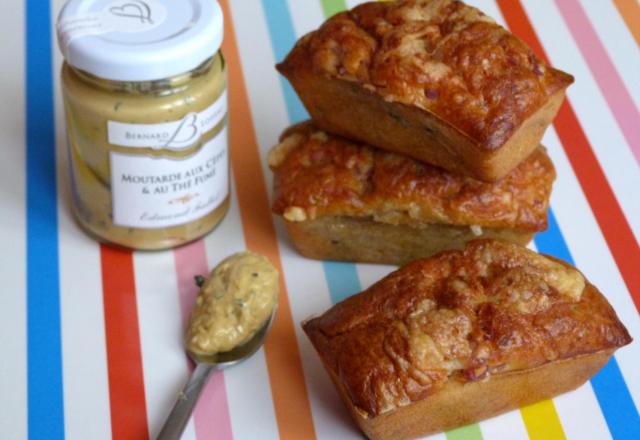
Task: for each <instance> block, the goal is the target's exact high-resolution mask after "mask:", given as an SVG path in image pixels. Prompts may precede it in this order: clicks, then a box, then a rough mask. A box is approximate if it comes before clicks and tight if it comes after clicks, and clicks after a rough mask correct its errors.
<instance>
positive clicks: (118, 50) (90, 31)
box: [56, 0, 223, 81]
mask: <svg viewBox="0 0 640 440" xmlns="http://www.w3.org/2000/svg"><path fill="white" fill-rule="evenodd" d="M56 30H57V34H58V44H59V46H60V50H61V52H62V54H63V55H64V58H65V59H66V61H67V62H68V63H69V64H70V65H72V66H73V67H76V68H78V69H81V70H84V71H86V72H89V73H91V74H93V75H95V76H97V77H100V78H104V79H110V80H117V81H149V80H157V79H162V78H168V77H171V76H175V75H178V74H181V73H185V72H188V71H190V70H192V69H194V68H196V67H197V66H199V65H200V64H202V63H203V62H204V61H205V60H206V59H207V58H210V57H211V56H213V55H214V54H215V53H216V52H217V51H218V49H219V48H220V45H221V44H222V34H223V20H222V10H221V9H220V5H219V4H218V2H217V1H215V0H70V1H69V2H67V4H66V5H65V6H64V7H63V8H62V11H61V12H60V15H59V16H58V23H57V25H56Z"/></svg>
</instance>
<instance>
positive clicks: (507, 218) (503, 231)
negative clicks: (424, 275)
mask: <svg viewBox="0 0 640 440" xmlns="http://www.w3.org/2000/svg"><path fill="white" fill-rule="evenodd" d="M268 161H269V166H270V167H271V169H272V170H273V172H274V202H273V211H274V212H275V213H276V214H279V215H282V216H283V218H284V221H285V224H286V227H287V230H288V232H289V234H290V236H291V238H292V239H293V243H294V244H295V246H296V247H297V248H298V250H299V251H300V253H301V254H303V255H304V256H307V257H310V258H317V259H323V260H345V261H360V262H370V263H387V264H404V263H406V262H409V261H411V260H414V259H416V258H423V257H427V256H430V255H433V254H434V253H437V252H440V251H442V250H446V249H461V248H463V247H464V245H465V244H466V243H467V242H468V241H470V240H473V239H476V238H479V237H482V238H495V239H501V240H506V241H510V242H514V243H518V244H522V245H525V244H527V243H528V242H529V241H530V240H531V238H532V236H533V234H534V233H535V232H538V231H542V230H544V229H546V227H547V207H548V202H549V196H550V193H551V186H552V183H553V180H554V179H555V170H554V167H553V164H552V163H551V161H550V159H549V157H548V156H547V154H546V153H545V151H544V149H543V148H538V149H537V150H535V151H534V153H533V154H532V155H531V156H530V157H529V158H528V159H526V160H525V161H524V162H523V163H521V164H520V165H519V166H518V167H517V168H516V169H515V170H513V171H512V172H511V173H510V174H509V175H507V176H506V177H504V178H503V179H501V180H499V181H498V182H495V183H486V182H481V181H478V180H475V179H471V178H469V177H464V176H460V175H455V174H451V173H449V172H447V171H444V170H442V169H440V168H437V167H434V166H431V165H427V164H425V163H422V162H418V161H416V160H414V159H411V158H409V157H406V156H402V155H399V154H395V153H390V152H388V151H384V150H379V149H375V148H371V147H369V146H366V145H359V144H356V143H354V142H351V141H349V140H347V139H345V138H342V137H339V136H335V135H330V134H328V133H326V132H324V131H321V130H319V129H318V128H316V127H315V126H314V125H312V124H311V123H303V124H299V125H296V126H293V127H291V128H289V129H288V130H286V131H285V132H284V133H283V135H282V136H281V142H280V144H278V145H277V146H275V147H274V148H273V149H272V151H271V152H270V153H269V156H268Z"/></svg>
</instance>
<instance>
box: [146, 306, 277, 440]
mask: <svg viewBox="0 0 640 440" xmlns="http://www.w3.org/2000/svg"><path fill="white" fill-rule="evenodd" d="M276 309H277V307H274V308H273V311H272V312H271V316H269V319H268V320H267V321H266V322H265V323H264V325H263V326H262V327H260V329H259V330H258V331H257V332H256V333H255V334H254V335H253V336H252V337H251V339H249V340H248V341H247V342H245V343H244V344H242V345H239V346H237V347H236V348H234V349H233V350H229V351H225V352H221V353H215V354H207V355H203V354H198V353H193V352H191V351H187V354H188V355H189V357H190V358H191V359H192V360H193V361H194V362H195V364H196V367H195V369H194V370H193V372H192V373H191V377H190V378H189V381H188V382H187V383H186V385H185V386H184V388H183V389H182V391H180V394H178V399H177V400H176V403H175V404H174V406H173V409H172V410H171V413H170V414H169V417H167V420H166V421H165V422H164V425H163V427H162V430H161V431H160V434H159V435H158V440H178V439H180V437H181V436H182V433H183V432H184V428H185V427H186V426H187V423H188V422H189V418H190V417H191V413H192V412H193V408H195V406H196V403H197V402H198V398H199V397H200V394H201V393H202V389H203V388H204V386H205V385H206V384H207V382H208V381H209V378H210V377H211V375H212V373H213V372H214V371H217V370H223V369H225V368H229V367H232V366H234V365H236V364H239V363H240V362H242V361H244V360H245V359H248V358H250V357H251V356H252V355H253V354H254V353H255V352H256V351H258V350H259V349H260V347H262V345H264V341H265V339H266V337H267V334H268V333H269V330H270V329H271V325H272V324H273V320H274V317H275V314H276Z"/></svg>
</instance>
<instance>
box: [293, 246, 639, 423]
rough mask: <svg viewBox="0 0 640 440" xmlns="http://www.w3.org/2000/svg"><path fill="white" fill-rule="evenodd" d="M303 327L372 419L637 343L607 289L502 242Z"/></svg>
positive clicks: (412, 275) (395, 277) (380, 288)
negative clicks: (463, 387) (443, 394)
mask: <svg viewBox="0 0 640 440" xmlns="http://www.w3.org/2000/svg"><path fill="white" fill-rule="evenodd" d="M304 329H305V331H306V333H307V335H308V336H309V338H310V339H311V341H312V343H313V345H314V346H315V348H316V350H317V351H318V353H319V354H320V356H321V357H322V359H323V362H324V363H325V365H326V367H327V368H328V369H330V370H331V372H332V374H334V375H335V376H336V377H337V378H338V380H339V381H340V382H341V384H342V387H343V388H344V391H345V392H346V394H347V396H348V398H349V400H350V402H351V403H352V404H353V405H354V406H355V407H356V408H357V409H358V411H360V412H361V413H362V416H363V417H365V418H369V417H375V416H378V415H381V414H384V413H387V412H389V411H393V410H395V409H397V408H399V407H403V406H406V405H409V404H411V403H413V402H416V401H421V400H424V399H426V398H428V397H429V396H430V395H434V394H436V393H438V392H439V390H440V389H441V388H442V387H443V386H445V385H446V384H447V382H448V381H450V380H453V379H454V378H455V380H458V381H462V382H476V381H481V380H491V379H492V377H493V376H499V375H501V374H504V373H507V372H515V371H520V370H528V369H532V368H535V367H538V366H541V365H545V364H548V363H550V362H556V361H560V360H563V359H571V358H575V357H578V356H582V355H588V354H592V353H597V352H603V351H607V350H614V349H616V348H618V347H621V346H623V345H626V344H628V343H629V342H630V341H631V337H630V336H629V334H628V333H627V330H626V329H625V328H624V326H623V325H622V324H621V323H620V321H619V320H618V318H617V316H616V314H615V312H614V311H613V309H612V308H611V306H610V305H609V304H608V302H607V301H606V299H605V298H604V297H603V296H602V294H601V293H600V292H599V291H598V290H597V289H596V288H595V287H594V286H593V285H591V284H589V283H588V282H587V281H586V280H585V279H584V278H583V276H582V275H581V274H580V272H578V271H577V270H575V269H574V268H572V267H571V266H569V265H567V264H566V263H562V262H560V261H559V260H554V259H550V258H546V257H544V256H542V255H538V254H536V253H535V252H532V251H530V250H528V249H526V248H523V247H520V246H517V245H512V244H507V243H502V242H498V241H490V240H480V241H475V242H472V243H471V244H469V245H468V246H467V248H466V249H465V250H464V251H450V252H444V253H441V254H439V255H437V256H434V257H432V258H429V259H423V260H417V261H415V262H413V263H411V264H409V265H407V266H405V267H403V268H401V269H400V270H398V271H396V272H393V273H392V274H390V275H389V276H387V277H386V278H384V279H382V280H381V281H379V282H378V283H376V284H374V285H373V286H372V287H370V288H369V289H367V290H366V291H364V292H362V293H360V294H358V295H355V296H353V297H351V298H349V299H347V300H346V301H343V302H342V303H339V304H338V305H336V306H334V307H333V308H332V309H330V310H329V311H327V312H326V313H325V314H324V315H322V316H320V317H319V318H315V319H312V320H310V321H309V322H307V323H306V324H304Z"/></svg>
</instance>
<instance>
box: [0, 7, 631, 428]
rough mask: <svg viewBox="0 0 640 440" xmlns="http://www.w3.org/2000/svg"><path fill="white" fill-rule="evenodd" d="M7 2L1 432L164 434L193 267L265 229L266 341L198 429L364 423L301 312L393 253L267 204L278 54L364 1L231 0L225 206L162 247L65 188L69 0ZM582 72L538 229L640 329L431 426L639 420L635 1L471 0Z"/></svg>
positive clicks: (208, 404)
mask: <svg viewBox="0 0 640 440" xmlns="http://www.w3.org/2000/svg"><path fill="white" fill-rule="evenodd" d="M8 3H9V2H8V1H5V4H6V5H7V7H5V8H3V13H2V14H0V29H1V32H2V34H1V35H2V38H0V59H1V60H2V61H3V66H2V73H3V75H2V80H1V81H0V96H1V97H2V99H3V102H2V104H3V105H2V106H0V246H1V247H0V286H2V288H1V289H0V353H2V360H1V361H0V393H1V396H2V399H0V438H1V439H9V440H13V439H26V438H29V439H31V438H33V439H61V438H65V437H66V438H69V439H106V438H110V437H111V438H116V439H145V438H153V437H154V436H155V434H156V433H157V432H158V430H159V427H160V426H161V424H162V421H163V419H164V417H165V416H166V414H167V412H168V410H169V408H170V407H171V405H172V402H173V399H174V397H175V395H176V393H177V391H178V390H179V389H180V388H181V386H182V383H183V381H184V380H185V378H186V376H187V374H188V371H189V364H188V363H187V360H186V358H185V356H184V355H183V352H182V350H181V334H182V329H183V323H184V319H185V316H186V314H187V311H188V310H189V308H190V306H191V302H192V301H193V297H194V295H195V288H194V286H193V284H192V276H193V275H194V274H196V273H202V272H204V271H205V270H206V268H208V267H211V266H213V265H215V264H216V262H218V261H219V260H220V259H221V258H222V257H223V256H225V255H227V254H229V253H231V252H233V251H236V250H240V249H243V248H245V247H248V248H251V249H253V250H256V251H258V252H262V253H264V254H266V255H268V256H269V257H270V258H271V259H272V261H274V262H275V263H276V264H277V265H278V266H279V268H280V269H281V270H282V273H283V274H284V277H283V280H282V296H281V308H280V311H279V314H278V318H277V321H276V323H275V325H274V328H273V332H272V334H271V336H270V338H269V340H268V342H267V344H266V346H265V348H264V350H261V351H260V352H258V354H257V355H256V356H254V357H253V358H252V359H250V360H249V361H247V362H246V363H244V364H242V365H240V366H238V367H236V368H234V369H232V370H229V371H226V372H224V373H220V374H218V375H216V376H215V377H214V379H213V380H212V381H211V383H210V384H209V387H208V388H207V390H206V391H205V392H206V394H207V396H206V398H205V399H203V401H202V402H201V405H200V406H199V407H198V409H197V411H196V414H195V417H194V419H193V421H192V422H191V423H190V424H189V426H188V428H187V432H186V434H185V439H198V440H205V439H231V438H236V439H258V438H259V439H270V438H283V439H292V440H297V439H312V438H321V439H343V438H344V439H349V438H354V439H359V438H362V437H361V435H360V434H359V433H358V432H357V431H355V430H354V428H353V425H352V424H351V423H350V421H349V420H348V418H347V416H346V413H345V411H344V410H343V408H342V406H341V404H340V402H339V401H338V398H337V395H336V394H335V392H334V391H333V388H332V386H331V385H330V384H329V381H328V378H327V377H326V375H325V373H324V372H323V371H322V369H321V367H320V365H319V362H318V361H317V358H316V356H315V354H314V353H313V352H312V349H311V347H310V345H309V343H308V342H307V341H306V339H305V338H304V336H303V335H302V333H301V331H300V328H299V326H298V323H299V322H300V321H301V320H303V319H304V318H306V317H308V316H309V315H311V314H314V313H318V312H321V311H323V310H325V309H326V308H328V307H329V306H330V305H331V304H332V303H334V302H336V301H339V300H341V299H342V298H344V297H345V296H348V295H349V294H352V293H354V292H357V291H359V290H360V289H361V288H362V287H366V286H368V285H369V284H371V283H372V282H374V281H375V280H377V279H378V278H380V277H381V276H383V275H384V274H386V273H388V272H389V271H390V270H392V269H393V268H392V267H389V266H371V265H361V264H357V265H354V264H342V263H321V262H316V261H310V260H305V259H303V258H301V257H299V256H298V255H297V254H296V253H295V252H294V251H293V250H292V248H291V245H290V243H289V241H288V239H287V237H286V236H285V234H284V233H283V230H282V225H281V224H280V223H279V222H278V221H274V219H273V217H272V216H270V214H269V193H270V186H271V175H270V173H269V172H268V170H267V168H266V167H265V161H264V157H265V155H266V152H267V151H268V149H269V147H270V146H271V145H272V144H273V143H274V142H275V140H276V139H277V136H278V134H279V133H280V131H281V130H282V129H283V128H284V127H286V126H287V125H288V124H290V123H292V122H295V121H299V120H301V119H304V118H305V117H306V113H305V111H304V109H303V108H302V106H301V105H300V103H299V101H298V100H297V98H296V97H295V95H294V94H293V92H292V90H291V88H290V87H289V86H288V85H287V84H286V83H285V82H284V80H283V79H282V78H280V77H278V76H277V75H276V73H275V70H274V69H272V67H271V66H273V64H275V62H276V61H278V60H281V59H282V58H283V57H284V55H285V54H286V53H287V51H288V50H289V49H290V48H291V46H292V45H293V42H294V41H295V40H296V39H297V38H298V37H299V36H301V35H302V34H304V33H305V32H307V31H309V30H311V29H313V28H315V27H316V26H317V25H318V24H319V23H320V22H321V21H322V20H323V19H324V18H325V17H327V16H329V15H331V14H333V13H335V12H337V11H339V10H342V9H344V8H345V7H351V6H353V5H354V4H355V3H357V2H352V1H347V2H345V1H344V0H288V1H287V0H232V1H229V0H226V1H223V2H222V5H223V8H224V12H225V15H226V26H227V28H226V34H225V35H226V37H225V42H224V47H223V50H224V52H225V54H226V56H227V58H228V61H229V74H230V96H231V106H230V112H231V121H232V122H231V124H232V125H231V143H232V148H233V150H232V151H233V153H232V155H233V156H232V168H233V179H232V190H233V194H234V198H233V204H232V207H231V211H230V214H229V215H228V217H227V218H226V220H225V221H224V222H223V224H222V225H221V226H220V227H219V228H218V229H217V230H216V231H215V232H214V233H212V234H210V235H209V236H208V237H207V238H205V239H204V240H202V241H199V242H196V243H194V244H192V245H189V246H187V247H184V248H182V249H178V250H175V251H169V252H161V253H129V252H122V251H114V250H111V249H109V248H106V247H103V246H100V245H98V244H96V243H95V242H93V241H91V240H90V239H88V238H87V237H86V236H85V235H83V234H82V233H80V232H79V231H78V229H77V227H76V226H75V224H74V223H73V221H72V219H71V217H70V214H69V208H68V199H69V182H68V176H67V173H66V162H67V156H66V146H65V135H64V127H63V120H62V116H63V112H62V106H61V100H60V90H59V87H58V83H57V78H58V72H59V69H60V64H61V58H60V55H59V54H58V51H57V48H56V46H55V44H54V42H55V38H54V36H53V29H52V26H51V23H52V21H53V19H54V17H55V15H56V13H57V11H58V10H59V9H60V7H61V6H62V3H63V1H62V0H26V1H24V2H19V1H17V2H16V1H14V2H11V3H12V4H11V7H8V6H9V5H8ZM471 3H472V4H474V5H477V6H479V7H480V8H481V9H483V10H484V11H486V12H487V13H489V14H490V15H492V16H493V17H494V18H496V19H497V20H498V21H500V22H502V23H504V24H505V25H506V26H507V27H509V28H510V29H511V30H513V31H514V32H515V33H516V34H518V35H519V36H520V37H521V38H523V39H524V40H525V41H527V42H528V43H529V44H530V45H531V46H532V47H533V48H534V49H535V50H536V52H537V53H538V54H540V55H541V56H545V57H546V58H547V59H548V60H550V62H551V63H552V64H553V65H555V66H557V67H559V68H562V69H564V70H567V71H569V72H571V73H573V74H574V75H575V76H576V83H575V84H574V85H573V86H572V87H571V88H570V89H569V99H568V102H567V103H565V105H564V106H563V107H562V109H561V111H560V114H559V116H558V118H557V120H556V122H555V123H554V125H553V128H551V129H550V130H549V131H548V132H547V134H546V136H545V140H544V142H545V144H546V145H547V146H548V147H549V150H550V154H551V156H552V159H553V160H554V162H555V164H556V167H557V169H558V173H559V177H558V181H557V183H556V186H555V188H554V193H553V198H552V211H551V222H550V228H549V230H548V231H547V232H546V233H544V234H542V235H540V236H538V238H537V239H536V240H535V243H534V244H533V245H532V247H533V248H537V249H538V250H540V251H542V252H546V253H550V254H554V255H557V256H559V257H561V258H563V259H565V260H568V261H572V262H574V263H575V264H576V265H577V266H578V267H579V268H580V269H581V270H582V271H583V272H584V273H585V274H586V275H587V277H588V278H589V279H590V280H591V281H592V282H594V284H596V285H598V286H600V287H601V289H602V290H603V291H604V293H605V294H606V295H607V297H608V298H609V300H610V301H611V303H612V304H613V306H614V307H615V308H616V310H617V312H618V314H619V316H620V318H621V319H622V320H623V321H624V323H625V324H626V325H627V327H628V328H629V330H630V332H631V334H632V335H633V336H634V338H636V342H634V343H633V344H632V345H631V346H629V347H626V348H624V349H623V350H620V351H619V352H618V353H617V354H616V356H615V358H614V359H613V360H612V361H611V362H610V363H609V364H608V365H607V366H606V367H605V368H604V369H603V370H602V372H600V373H599V374H598V375H597V376H596V377H594V378H593V380H591V382H590V383H588V384H586V385H584V386H583V387H581V388H580V389H578V390H576V391H575V392H572V393H569V394H566V395H563V396H561V397H558V398H556V399H553V401H546V402H541V403H539V404H536V405H533V406H530V407H526V408H522V409H520V410H519V411H514V412H511V413H508V414H505V415H503V416H500V417H497V418H495V419H491V420H488V421H484V422H481V423H479V424H475V425H471V426H468V427H464V428H461V429H457V430H454V431H450V432H448V433H446V434H440V435H437V436H434V437H433V438H440V439H443V438H445V437H446V438H447V439H449V440H454V439H481V438H485V439H505V438H509V439H511V438H513V439H521V438H532V439H557V438H565V437H566V438H570V439H590V438H597V439H601V438H616V439H638V438H640V417H639V416H638V405H639V403H640V345H639V344H638V342H637V340H639V339H640V319H639V314H638V310H639V308H640V248H639V247H638V238H639V237H640V196H639V195H638V191H639V190H640V167H639V162H640V127H639V125H640V116H639V108H640V80H639V78H640V49H639V48H640V6H639V4H638V1H637V0H611V1H605V0H581V1H580V0H555V1H554V0H527V1H522V0H497V1H494V0H474V1H471Z"/></svg>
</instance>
